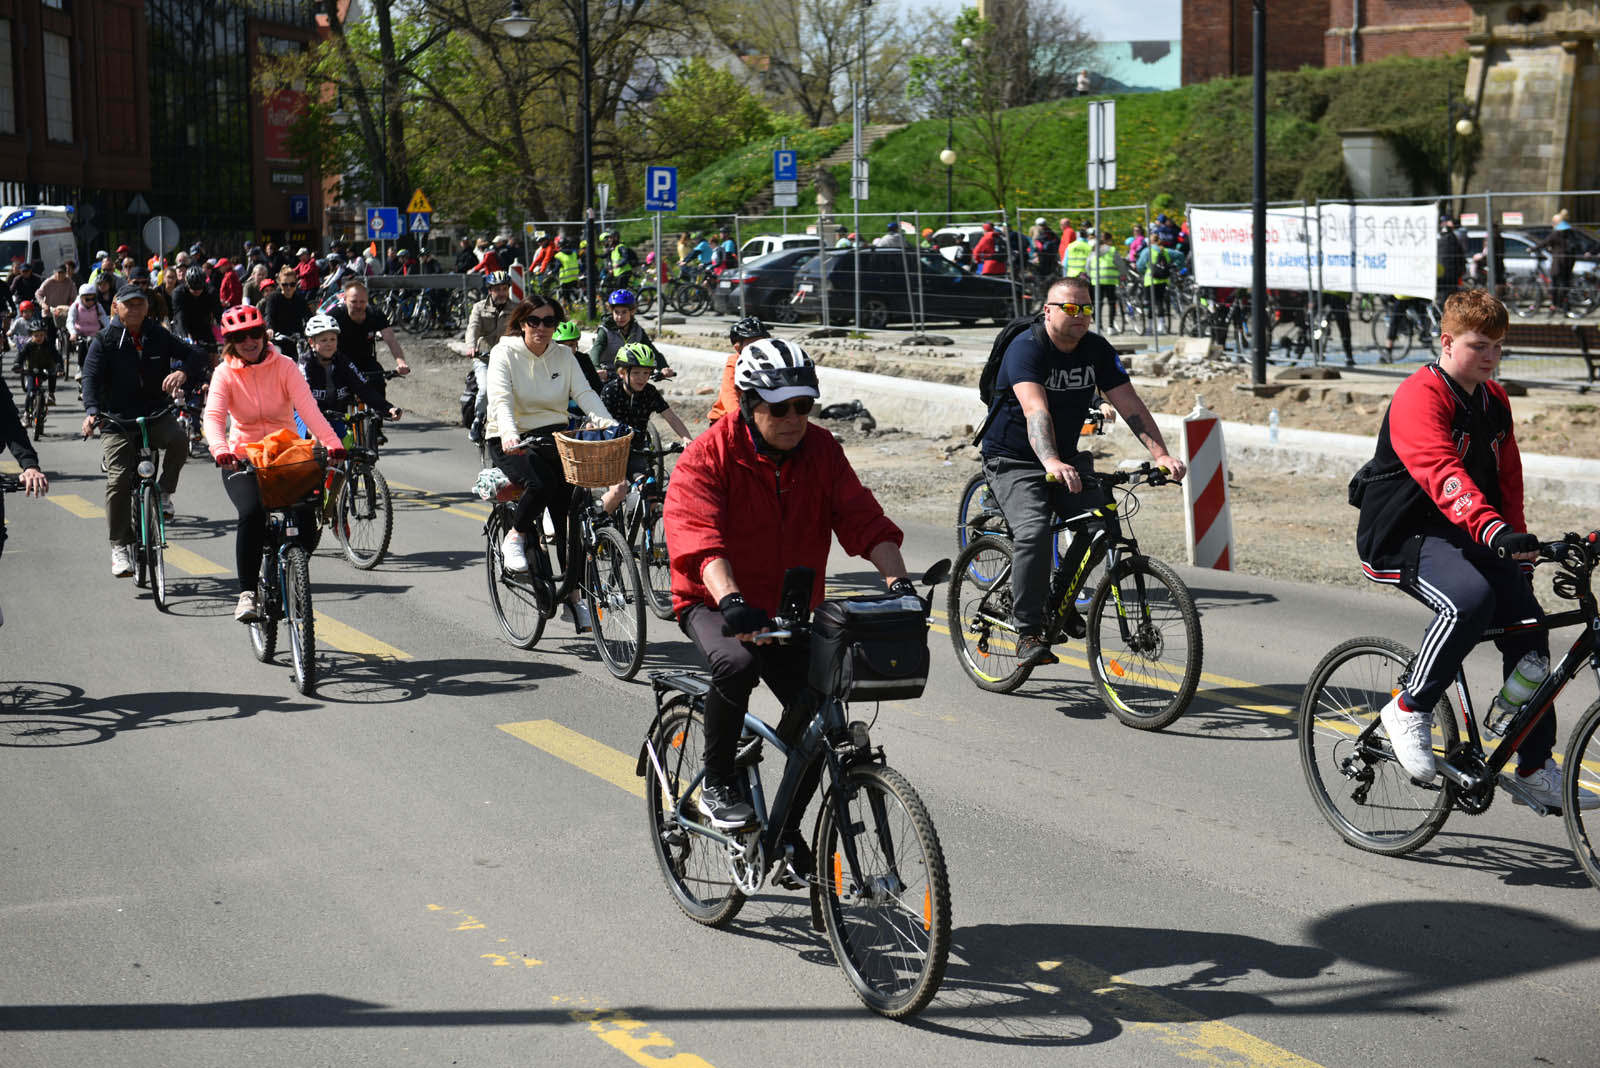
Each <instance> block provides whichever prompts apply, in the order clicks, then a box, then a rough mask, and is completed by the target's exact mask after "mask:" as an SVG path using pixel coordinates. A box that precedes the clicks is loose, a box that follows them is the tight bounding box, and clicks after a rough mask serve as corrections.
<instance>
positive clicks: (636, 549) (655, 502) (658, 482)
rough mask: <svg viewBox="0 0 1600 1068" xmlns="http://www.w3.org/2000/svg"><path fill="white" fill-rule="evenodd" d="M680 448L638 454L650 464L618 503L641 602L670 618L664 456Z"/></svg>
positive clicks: (659, 615) (672, 446)
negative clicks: (640, 582)
mask: <svg viewBox="0 0 1600 1068" xmlns="http://www.w3.org/2000/svg"><path fill="white" fill-rule="evenodd" d="M682 451H683V443H682V442H677V441H675V442H673V443H672V444H670V445H668V446H667V447H666V448H664V449H647V450H645V451H644V452H643V453H642V454H641V453H635V454H634V455H636V456H638V455H644V456H648V457H649V458H650V459H651V460H652V461H654V463H653V464H652V466H651V470H650V471H648V472H646V473H645V474H642V475H639V476H637V477H636V478H635V479H634V480H633V492H631V493H630V494H629V495H628V500H627V502H626V503H625V504H624V505H623V506H622V509H621V511H622V515H621V517H620V518H621V526H622V530H623V532H624V533H623V536H624V537H625V538H626V539H627V541H628V544H629V545H630V546H631V547H632V548H633V554H634V559H635V560H636V561H637V566H638V569H639V577H640V578H641V579H642V580H643V582H644V593H645V603H646V604H648V605H649V606H650V611H652V612H654V613H655V615H656V618H657V619H671V618H672V558H671V556H670V555H669V554H668V553H667V528H666V523H665V521H664V520H663V518H662V508H663V503H664V501H665V500H666V495H667V481H666V480H667V475H666V467H665V463H666V458H667V457H668V456H672V455H675V454H677V453H680V452H682Z"/></svg>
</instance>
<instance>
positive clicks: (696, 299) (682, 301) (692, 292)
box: [672, 282, 711, 315]
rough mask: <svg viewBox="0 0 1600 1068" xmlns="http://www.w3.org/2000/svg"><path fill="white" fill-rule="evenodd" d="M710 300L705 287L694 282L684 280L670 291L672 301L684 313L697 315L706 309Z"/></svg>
mask: <svg viewBox="0 0 1600 1068" xmlns="http://www.w3.org/2000/svg"><path fill="white" fill-rule="evenodd" d="M710 300H711V296H710V294H709V293H708V292H707V291H706V287H705V286H702V285H697V284H696V283H694V282H684V283H683V284H682V285H680V286H678V288H677V289H675V290H673V292H672V303H673V304H674V305H676V306H677V309H678V311H680V312H682V313H683V314H684V315H699V314H700V313H701V312H703V311H705V310H706V305H707V304H708V303H710Z"/></svg>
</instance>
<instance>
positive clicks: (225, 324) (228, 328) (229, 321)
mask: <svg viewBox="0 0 1600 1068" xmlns="http://www.w3.org/2000/svg"><path fill="white" fill-rule="evenodd" d="M266 325H267V321H266V320H265V319H263V318H262V317H261V311H260V309H258V308H256V307H255V306H254V305H251V304H241V305H239V306H238V307H236V308H229V309H228V310H227V311H225V312H223V313H222V333H223V336H225V337H232V336H233V335H234V334H242V333H244V332H245V331H246V330H258V329H265V328H266Z"/></svg>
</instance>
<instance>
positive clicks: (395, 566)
mask: <svg viewBox="0 0 1600 1068" xmlns="http://www.w3.org/2000/svg"><path fill="white" fill-rule="evenodd" d="M334 550H335V551H336V552H337V551H338V545H337V544H335V545H334ZM343 558H344V557H343V555H342V554H341V555H340V556H339V559H341V560H342V559H343ZM482 566H483V550H482V549H436V550H434V551H432V552H425V553H406V554H405V555H404V556H401V555H397V554H395V553H390V554H389V555H387V556H385V557H384V558H383V563H381V564H379V565H378V566H377V567H375V568H373V569H372V570H373V572H375V573H377V574H380V575H381V574H385V573H387V574H391V575H406V574H424V573H432V572H447V571H467V570H469V569H473V568H480V567H482Z"/></svg>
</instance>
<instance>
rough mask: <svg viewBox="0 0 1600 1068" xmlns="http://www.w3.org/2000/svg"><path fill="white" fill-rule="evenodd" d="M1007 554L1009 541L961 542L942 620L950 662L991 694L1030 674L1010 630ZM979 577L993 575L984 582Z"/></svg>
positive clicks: (991, 537)
mask: <svg viewBox="0 0 1600 1068" xmlns="http://www.w3.org/2000/svg"><path fill="white" fill-rule="evenodd" d="M1012 555H1013V554H1012V548H1011V542H1010V541H1009V540H1007V539H1005V538H1002V537H997V536H996V535H993V534H985V535H984V536H982V537H979V538H973V539H972V541H970V542H968V543H967V547H966V548H965V549H963V550H961V552H960V553H959V554H957V556H956V562H955V567H954V568H953V569H952V571H951V581H950V598H949V601H948V602H947V604H946V613H947V614H946V619H945V622H946V623H947V624H948V625H949V628H950V642H951V644H952V645H953V646H955V650H956V662H957V663H958V664H960V665H961V669H962V670H963V671H965V672H966V673H967V677H968V678H970V679H972V681H973V682H974V683H976V684H977V686H978V688H979V689H982V690H988V691H989V692H991V693H1010V692H1011V691H1013V690H1015V689H1016V688H1017V687H1018V686H1021V685H1022V684H1023V683H1024V682H1026V681H1027V680H1028V676H1029V675H1030V674H1032V672H1033V669H1032V668H1030V667H1026V666H1024V665H1023V664H1021V663H1019V662H1018V660H1017V637H1016V632H1015V631H1014V630H1012V629H1011V581H1010V571H1011V560H1012ZM980 576H995V577H994V578H991V579H988V580H987V581H985V580H984V579H983V578H982V577H980ZM980 606H982V607H983V619H981V620H980V619H979V608H980ZM969 626H970V627H971V628H974V629H969Z"/></svg>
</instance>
